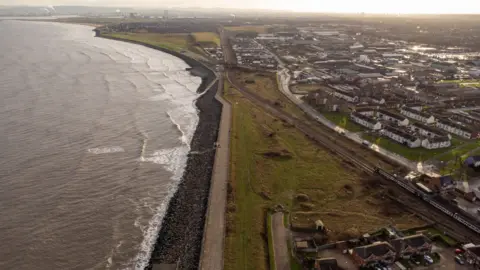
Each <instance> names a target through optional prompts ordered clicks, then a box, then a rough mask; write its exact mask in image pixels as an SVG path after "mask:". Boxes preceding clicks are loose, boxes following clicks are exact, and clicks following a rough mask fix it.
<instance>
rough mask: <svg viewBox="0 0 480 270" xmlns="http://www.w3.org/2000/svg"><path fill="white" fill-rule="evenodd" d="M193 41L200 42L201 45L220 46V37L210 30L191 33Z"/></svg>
mask: <svg viewBox="0 0 480 270" xmlns="http://www.w3.org/2000/svg"><path fill="white" fill-rule="evenodd" d="M193 37H194V38H195V41H196V42H198V43H200V45H202V46H203V47H215V46H220V38H219V37H218V35H217V34H216V33H212V32H196V33H193Z"/></svg>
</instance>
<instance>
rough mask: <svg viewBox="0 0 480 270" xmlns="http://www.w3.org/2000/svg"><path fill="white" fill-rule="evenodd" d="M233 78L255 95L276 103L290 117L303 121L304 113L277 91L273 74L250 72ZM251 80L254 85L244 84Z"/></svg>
mask: <svg viewBox="0 0 480 270" xmlns="http://www.w3.org/2000/svg"><path fill="white" fill-rule="evenodd" d="M235 78H236V79H237V81H238V82H243V83H244V84H245V85H246V86H247V87H248V88H249V89H251V90H253V92H255V93H256V94H257V95H259V96H261V97H263V98H266V99H269V100H271V101H272V102H275V101H276V102H278V104H279V106H281V107H282V109H283V110H284V111H286V112H288V113H290V114H291V115H293V116H295V117H297V118H299V119H304V118H305V113H304V112H303V111H302V110H300V109H299V108H298V107H297V106H296V105H295V104H293V103H292V102H290V100H289V99H288V98H287V97H285V96H284V95H283V94H282V93H281V92H280V90H278V84H277V78H276V76H275V74H269V73H264V74H263V73H262V74H261V73H251V72H236V73H235ZM247 80H251V81H253V82H254V83H245V82H246V81H247Z"/></svg>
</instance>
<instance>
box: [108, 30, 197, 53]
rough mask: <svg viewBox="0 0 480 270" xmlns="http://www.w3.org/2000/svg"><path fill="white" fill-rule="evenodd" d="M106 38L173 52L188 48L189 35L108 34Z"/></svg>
mask: <svg viewBox="0 0 480 270" xmlns="http://www.w3.org/2000/svg"><path fill="white" fill-rule="evenodd" d="M105 35H106V36H111V37H116V38H122V39H128V40H134V41H139V42H143V43H146V44H150V45H153V46H158V47H160V48H165V49H169V50H172V51H177V52H179V51H182V50H186V49H187V48H188V45H189V44H188V40H187V37H188V35H187V34H157V33H108V34H105Z"/></svg>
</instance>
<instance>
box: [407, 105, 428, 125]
mask: <svg viewBox="0 0 480 270" xmlns="http://www.w3.org/2000/svg"><path fill="white" fill-rule="evenodd" d="M400 113H401V114H403V115H405V116H407V117H410V118H412V119H415V120H417V121H420V122H423V123H427V124H433V123H435V117H433V115H431V114H428V113H425V112H422V111H418V110H415V109H412V108H409V107H402V108H401V109H400Z"/></svg>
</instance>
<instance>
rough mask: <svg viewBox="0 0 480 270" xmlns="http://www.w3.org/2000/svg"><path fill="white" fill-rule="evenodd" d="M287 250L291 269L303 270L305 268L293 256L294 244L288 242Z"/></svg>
mask: <svg viewBox="0 0 480 270" xmlns="http://www.w3.org/2000/svg"><path fill="white" fill-rule="evenodd" d="M287 248H288V255H289V256H290V269H291V270H302V269H303V267H302V265H301V264H300V262H299V261H298V260H297V258H295V257H294V256H293V252H292V242H291V241H288V242H287Z"/></svg>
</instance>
